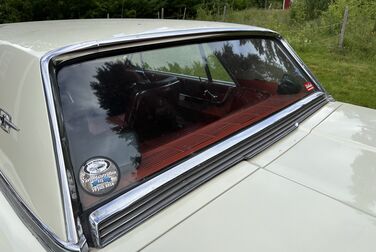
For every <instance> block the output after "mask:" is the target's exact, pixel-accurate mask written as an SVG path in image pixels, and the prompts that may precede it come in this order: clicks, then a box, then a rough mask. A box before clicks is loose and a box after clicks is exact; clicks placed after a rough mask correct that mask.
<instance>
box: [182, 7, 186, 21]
mask: <svg viewBox="0 0 376 252" xmlns="http://www.w3.org/2000/svg"><path fill="white" fill-rule="evenodd" d="M186 12H187V7H184V12H183V19H185V14H186Z"/></svg>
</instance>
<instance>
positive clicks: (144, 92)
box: [57, 38, 315, 209]
mask: <svg viewBox="0 0 376 252" xmlns="http://www.w3.org/2000/svg"><path fill="white" fill-rule="evenodd" d="M57 80H58V81H57V82H58V90H59V94H60V102H61V108H62V115H63V127H64V130H65V137H64V139H63V143H64V146H65V147H66V150H67V153H68V154H69V158H68V159H67V160H69V162H70V165H71V167H72V169H73V172H74V175H75V179H76V183H77V184H79V185H80V186H78V191H79V195H80V200H81V203H82V206H83V208H84V209H85V208H89V207H92V206H93V205H95V204H96V203H98V202H101V201H103V200H105V199H107V198H108V197H111V196H112V195H114V193H117V192H120V191H124V190H127V189H129V188H130V187H132V186H134V185H136V184H137V183H139V182H142V181H143V180H145V179H147V178H149V177H150V176H152V175H154V174H157V173H159V172H163V169H165V168H166V167H170V166H172V165H174V164H176V163H177V162H180V161H181V160H183V159H185V158H188V157H189V156H191V155H194V154H195V153H197V152H199V151H200V150H203V149H204V148H207V147H209V146H210V145H212V144H214V143H216V142H218V141H221V140H223V139H224V138H226V137H228V136H230V135H231V134H234V133H235V132H237V131H239V130H241V129H244V128H245V127H248V126H250V125H252V124H254V123H256V122H258V121H260V120H262V119H264V118H265V117H267V116H269V115H271V114H273V113H275V112H277V111H279V110H281V109H283V108H284V107H286V106H288V105H290V104H292V103H294V102H295V101H297V100H299V99H301V98H302V97H304V96H306V95H307V94H309V93H311V92H314V91H315V87H314V86H313V84H312V83H310V82H309V80H308V79H307V77H306V76H305V75H304V74H303V73H302V72H301V70H300V69H299V68H298V67H297V66H296V65H295V63H293V61H292V60H291V59H290V58H289V57H288V56H287V54H286V53H285V51H284V50H282V49H281V46H280V44H279V43H278V42H276V41H274V40H272V39H264V38H251V39H240V40H239V39H238V40H228V41H217V42H208V43H196V44H191V45H182V46H174V47H169V48H162V49H153V50H148V51H138V52H134V53H129V54H124V55H117V56H111V57H105V58H98V59H93V60H88V61H85V62H80V63H75V64H72V65H68V66H65V67H63V68H62V69H61V70H60V71H59V72H58V75H57Z"/></svg>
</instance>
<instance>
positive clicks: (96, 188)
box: [79, 158, 119, 196]
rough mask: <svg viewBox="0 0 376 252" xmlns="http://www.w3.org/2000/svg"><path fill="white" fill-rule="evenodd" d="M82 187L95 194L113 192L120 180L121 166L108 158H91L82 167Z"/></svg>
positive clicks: (100, 194)
mask: <svg viewBox="0 0 376 252" xmlns="http://www.w3.org/2000/svg"><path fill="white" fill-rule="evenodd" d="M79 177H80V184H81V186H82V188H83V189H84V190H85V191H86V192H88V193H90V194H92V195H95V196H102V195H105V194H107V193H109V192H111V191H112V190H113V189H115V187H116V186H117V184H118V182H119V168H118V167H117V165H116V164H115V162H113V161H112V160H110V159H108V158H91V159H89V160H88V161H86V162H85V163H84V164H83V165H82V166H81V168H80V175H79Z"/></svg>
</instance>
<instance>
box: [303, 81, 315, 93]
mask: <svg viewBox="0 0 376 252" xmlns="http://www.w3.org/2000/svg"><path fill="white" fill-rule="evenodd" d="M304 87H305V89H306V90H307V91H312V90H314V89H315V87H314V86H313V84H312V83H311V82H306V83H304Z"/></svg>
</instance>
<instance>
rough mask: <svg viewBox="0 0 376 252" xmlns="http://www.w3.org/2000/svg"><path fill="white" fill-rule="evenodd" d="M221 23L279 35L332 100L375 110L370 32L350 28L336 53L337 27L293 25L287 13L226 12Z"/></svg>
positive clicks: (374, 49)
mask: <svg viewBox="0 0 376 252" xmlns="http://www.w3.org/2000/svg"><path fill="white" fill-rule="evenodd" d="M198 18H199V19H201V20H218V21H221V20H222V16H216V15H215V14H214V15H211V14H210V13H205V12H201V13H199V16H198ZM225 21H226V22H234V23H242V24H248V25H255V26H261V27H265V28H269V29H272V30H275V31H277V32H279V33H281V34H282V35H283V36H284V37H285V38H286V40H287V41H288V42H289V43H290V44H291V45H292V47H293V48H294V49H295V50H296V52H297V53H298V54H299V56H300V57H301V58H302V59H303V61H304V62H305V63H306V64H307V66H308V67H309V68H310V69H311V70H312V72H313V73H314V74H315V76H316V77H317V78H318V79H319V80H320V82H321V84H322V85H323V86H324V88H325V89H326V90H327V91H328V92H329V93H330V94H331V95H332V96H333V97H334V98H335V99H336V100H338V101H342V102H348V103H352V104H356V105H361V106H365V107H369V108H375V109H376V35H375V34H374V33H373V34H372V33H366V32H364V31H362V33H358V34H355V32H353V33H351V26H350V28H349V30H350V31H349V32H348V33H349V34H348V35H347V37H345V48H344V49H342V50H339V49H338V48H337V47H338V46H337V45H338V29H339V25H336V24H333V25H329V27H328V24H322V21H321V20H315V21H310V22H306V23H304V24H297V23H295V22H293V21H292V20H291V19H290V15H289V12H288V11H282V10H259V9H249V10H243V11H233V12H229V14H228V16H227V17H226V20H225ZM355 25H356V24H355V23H354V27H355ZM354 29H357V28H354ZM363 29H364V27H363ZM362 46H363V47H362Z"/></svg>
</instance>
